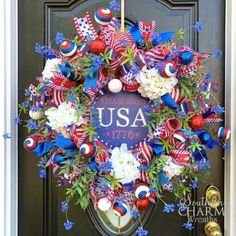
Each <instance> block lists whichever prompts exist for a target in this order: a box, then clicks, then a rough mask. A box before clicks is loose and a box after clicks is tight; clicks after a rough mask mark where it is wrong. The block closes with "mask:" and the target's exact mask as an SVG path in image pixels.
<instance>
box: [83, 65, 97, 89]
mask: <svg viewBox="0 0 236 236" xmlns="http://www.w3.org/2000/svg"><path fill="white" fill-rule="evenodd" d="M97 81H98V67H97V66H93V67H92V75H87V76H86V78H85V87H84V92H85V93H88V92H89V89H90V88H93V89H94V91H97Z"/></svg>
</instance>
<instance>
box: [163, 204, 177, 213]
mask: <svg viewBox="0 0 236 236" xmlns="http://www.w3.org/2000/svg"><path fill="white" fill-rule="evenodd" d="M174 211H175V205H174V204H166V205H165V206H164V209H163V212H166V213H171V212H174Z"/></svg>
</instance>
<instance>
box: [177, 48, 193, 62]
mask: <svg viewBox="0 0 236 236" xmlns="http://www.w3.org/2000/svg"><path fill="white" fill-rule="evenodd" d="M179 59H180V62H181V64H183V65H190V64H191V62H192V61H193V53H192V52H190V51H183V52H181V54H180V57H179Z"/></svg>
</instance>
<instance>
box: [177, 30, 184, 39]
mask: <svg viewBox="0 0 236 236" xmlns="http://www.w3.org/2000/svg"><path fill="white" fill-rule="evenodd" d="M184 35H185V31H184V29H183V28H180V29H179V30H178V31H177V39H178V41H184Z"/></svg>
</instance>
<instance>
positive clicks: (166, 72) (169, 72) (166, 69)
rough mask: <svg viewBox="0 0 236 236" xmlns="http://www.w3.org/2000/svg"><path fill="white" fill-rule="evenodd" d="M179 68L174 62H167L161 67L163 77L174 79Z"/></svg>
mask: <svg viewBox="0 0 236 236" xmlns="http://www.w3.org/2000/svg"><path fill="white" fill-rule="evenodd" d="M176 70H177V66H176V64H175V63H174V62H172V61H165V62H163V64H162V66H161V76H163V77H165V78H170V77H173V76H174V75H175V73H176Z"/></svg>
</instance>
